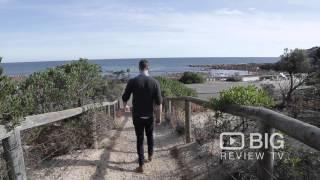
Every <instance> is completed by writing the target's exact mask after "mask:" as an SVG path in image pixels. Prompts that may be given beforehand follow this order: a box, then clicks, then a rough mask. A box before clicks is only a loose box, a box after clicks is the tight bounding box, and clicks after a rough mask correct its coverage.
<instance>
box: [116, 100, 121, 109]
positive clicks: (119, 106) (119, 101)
mask: <svg viewBox="0 0 320 180" xmlns="http://www.w3.org/2000/svg"><path fill="white" fill-rule="evenodd" d="M120 103H121V100H120V99H119V100H118V102H117V104H118V110H119V109H121V104H120Z"/></svg>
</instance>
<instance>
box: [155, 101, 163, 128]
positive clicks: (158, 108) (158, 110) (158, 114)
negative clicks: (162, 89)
mask: <svg viewBox="0 0 320 180" xmlns="http://www.w3.org/2000/svg"><path fill="white" fill-rule="evenodd" d="M155 110H156V125H160V124H161V119H162V117H161V113H162V104H160V105H159V106H156V107H155Z"/></svg>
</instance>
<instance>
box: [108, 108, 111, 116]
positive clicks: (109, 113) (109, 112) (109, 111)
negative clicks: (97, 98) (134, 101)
mask: <svg viewBox="0 0 320 180" xmlns="http://www.w3.org/2000/svg"><path fill="white" fill-rule="evenodd" d="M108 116H111V109H110V105H108Z"/></svg>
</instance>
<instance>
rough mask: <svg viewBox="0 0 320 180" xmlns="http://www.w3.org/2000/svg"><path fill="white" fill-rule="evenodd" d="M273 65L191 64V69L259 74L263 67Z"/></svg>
mask: <svg viewBox="0 0 320 180" xmlns="http://www.w3.org/2000/svg"><path fill="white" fill-rule="evenodd" d="M271 64H272V63H249V64H205V65H194V64H190V65H189V67H195V68H203V70H210V69H223V70H239V71H249V72H257V71H261V68H260V67H261V66H268V65H271Z"/></svg>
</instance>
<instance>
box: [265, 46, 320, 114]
mask: <svg viewBox="0 0 320 180" xmlns="http://www.w3.org/2000/svg"><path fill="white" fill-rule="evenodd" d="M319 67H320V50H319V48H317V47H315V48H311V49H308V50H304V49H294V50H289V49H285V50H284V53H283V54H282V55H281V56H280V60H279V61H278V62H276V63H274V64H268V65H263V66H261V67H260V68H262V69H269V70H275V71H280V72H285V73H287V74H288V77H289V83H284V84H281V85H280V86H281V95H282V102H281V103H280V104H278V107H279V108H284V107H286V106H288V105H290V104H291V101H292V99H293V97H292V96H293V94H294V92H295V91H296V90H297V89H298V88H299V87H300V86H302V85H304V84H305V83H308V84H319V82H320V81H319V79H320V70H319Z"/></svg>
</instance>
